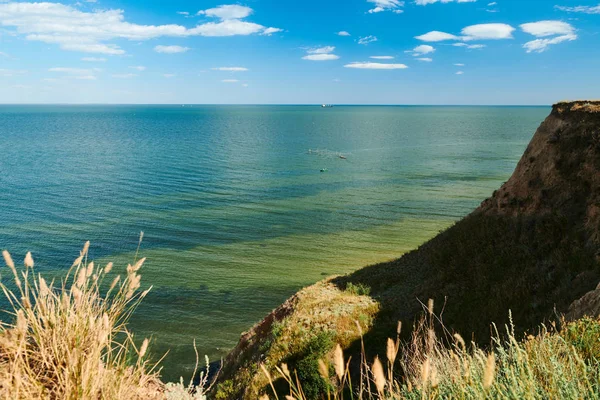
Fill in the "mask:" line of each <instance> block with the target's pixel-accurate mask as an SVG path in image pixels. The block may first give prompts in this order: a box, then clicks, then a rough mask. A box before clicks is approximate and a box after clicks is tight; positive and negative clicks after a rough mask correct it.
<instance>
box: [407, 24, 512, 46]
mask: <svg viewBox="0 0 600 400" xmlns="http://www.w3.org/2000/svg"><path fill="white" fill-rule="evenodd" d="M514 31H515V28H513V27H512V26H510V25H507V24H477V25H470V26H467V27H465V28H463V29H462V31H461V34H462V36H457V35H453V34H451V33H446V32H440V31H431V32H428V33H426V34H424V35H421V36H416V37H415V38H416V39H419V40H421V41H423V42H443V41H446V40H459V41H472V40H500V39H512V38H513V36H512V33H513V32H514Z"/></svg>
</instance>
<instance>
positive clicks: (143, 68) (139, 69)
mask: <svg viewBox="0 0 600 400" xmlns="http://www.w3.org/2000/svg"><path fill="white" fill-rule="evenodd" d="M129 68H131V69H135V70H136V71H145V70H146V67H144V66H143V65H132V66H131V67H129Z"/></svg>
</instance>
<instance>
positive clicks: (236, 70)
mask: <svg viewBox="0 0 600 400" xmlns="http://www.w3.org/2000/svg"><path fill="white" fill-rule="evenodd" d="M212 70H213V71H229V72H244V71H248V68H244V67H216V68H212Z"/></svg>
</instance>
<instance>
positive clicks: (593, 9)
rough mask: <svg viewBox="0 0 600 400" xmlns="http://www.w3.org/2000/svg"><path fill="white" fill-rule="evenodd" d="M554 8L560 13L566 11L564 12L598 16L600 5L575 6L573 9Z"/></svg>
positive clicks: (564, 7)
mask: <svg viewBox="0 0 600 400" xmlns="http://www.w3.org/2000/svg"><path fill="white" fill-rule="evenodd" d="M554 7H555V8H556V9H558V10H560V11H566V12H574V13H584V14H600V4H598V5H597V6H575V7H566V6H554Z"/></svg>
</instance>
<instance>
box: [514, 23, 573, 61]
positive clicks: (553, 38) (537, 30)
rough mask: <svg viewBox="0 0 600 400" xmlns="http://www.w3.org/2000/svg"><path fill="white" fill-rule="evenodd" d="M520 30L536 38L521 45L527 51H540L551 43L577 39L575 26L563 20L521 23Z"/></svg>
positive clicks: (544, 49)
mask: <svg viewBox="0 0 600 400" xmlns="http://www.w3.org/2000/svg"><path fill="white" fill-rule="evenodd" d="M521 30H522V31H523V32H525V33H529V34H530V35H533V36H535V37H537V38H538V39H535V40H532V41H530V42H527V43H525V44H524V45H523V48H524V49H525V50H526V51H527V53H534V52H535V53H542V52H544V51H546V50H548V47H549V46H551V45H554V44H559V43H563V42H570V41H573V40H576V39H577V34H576V33H575V28H574V27H573V26H571V25H570V24H568V23H566V22H563V21H538V22H531V23H527V24H523V25H521Z"/></svg>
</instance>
